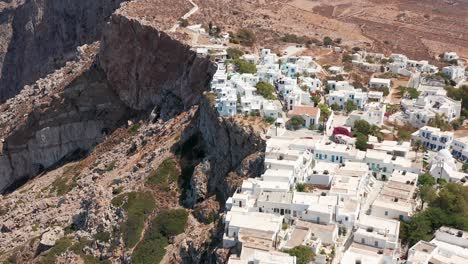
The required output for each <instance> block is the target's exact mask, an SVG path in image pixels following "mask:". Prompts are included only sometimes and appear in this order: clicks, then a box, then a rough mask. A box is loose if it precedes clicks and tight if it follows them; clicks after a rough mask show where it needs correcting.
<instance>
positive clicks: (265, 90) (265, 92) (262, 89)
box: [255, 82, 276, 100]
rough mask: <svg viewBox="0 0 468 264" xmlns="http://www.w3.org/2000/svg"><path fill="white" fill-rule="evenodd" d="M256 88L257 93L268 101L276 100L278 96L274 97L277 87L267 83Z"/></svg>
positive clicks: (260, 83)
mask: <svg viewBox="0 0 468 264" xmlns="http://www.w3.org/2000/svg"><path fill="white" fill-rule="evenodd" d="M255 88H257V93H258V94H259V95H261V96H263V97H264V98H265V99H268V100H274V99H276V96H275V95H274V92H275V87H274V86H273V85H272V84H270V83H267V82H258V83H257V84H256V85H255Z"/></svg>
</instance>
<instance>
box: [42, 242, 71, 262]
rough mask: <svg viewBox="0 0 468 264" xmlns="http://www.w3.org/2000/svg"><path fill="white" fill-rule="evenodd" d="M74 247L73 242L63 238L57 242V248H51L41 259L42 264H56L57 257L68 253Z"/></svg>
mask: <svg viewBox="0 0 468 264" xmlns="http://www.w3.org/2000/svg"><path fill="white" fill-rule="evenodd" d="M71 245H72V241H71V240H70V239H69V238H67V237H62V238H60V239H59V240H57V241H56V242H55V246H53V247H52V248H50V249H49V250H48V251H47V252H46V253H45V254H44V255H43V256H42V258H41V260H40V263H43V264H49V263H50V264H52V263H55V262H56V259H57V256H60V255H61V254H62V253H64V252H65V251H67V249H68V248H69V247H70V246H71Z"/></svg>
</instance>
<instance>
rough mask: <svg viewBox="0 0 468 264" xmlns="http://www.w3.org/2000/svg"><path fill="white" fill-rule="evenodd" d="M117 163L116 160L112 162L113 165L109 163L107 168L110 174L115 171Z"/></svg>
mask: <svg viewBox="0 0 468 264" xmlns="http://www.w3.org/2000/svg"><path fill="white" fill-rule="evenodd" d="M116 163H117V161H116V160H114V161H112V162H111V163H109V164H108V165H107V166H106V171H107V172H110V171H113V170H114V169H115V164H116Z"/></svg>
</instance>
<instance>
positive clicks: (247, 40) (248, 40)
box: [231, 28, 256, 47]
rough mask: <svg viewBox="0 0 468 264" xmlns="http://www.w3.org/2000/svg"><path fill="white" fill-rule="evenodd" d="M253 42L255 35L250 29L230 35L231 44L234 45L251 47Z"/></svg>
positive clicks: (240, 30) (242, 29)
mask: <svg viewBox="0 0 468 264" xmlns="http://www.w3.org/2000/svg"><path fill="white" fill-rule="evenodd" d="M255 41H256V37H255V33H254V32H253V31H252V30H250V29H246V28H241V29H239V30H238V31H237V33H236V34H235V35H232V34H231V42H232V43H235V44H241V45H243V46H248V47H252V46H253V45H254V43H255Z"/></svg>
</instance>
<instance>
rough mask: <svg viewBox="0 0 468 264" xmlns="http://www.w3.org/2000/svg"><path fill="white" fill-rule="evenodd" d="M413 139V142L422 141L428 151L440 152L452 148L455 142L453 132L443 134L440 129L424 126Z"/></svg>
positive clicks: (415, 133)
mask: <svg viewBox="0 0 468 264" xmlns="http://www.w3.org/2000/svg"><path fill="white" fill-rule="evenodd" d="M411 138H412V140H413V141H418V140H419V141H421V143H422V144H423V145H424V146H425V147H426V148H427V149H430V150H435V151H439V150H441V149H448V148H450V146H451V144H452V141H453V132H450V131H445V132H443V131H441V130H440V129H439V128H435V127H430V126H424V127H422V128H420V129H419V130H418V131H416V132H414V133H413V134H412V135H411Z"/></svg>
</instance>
